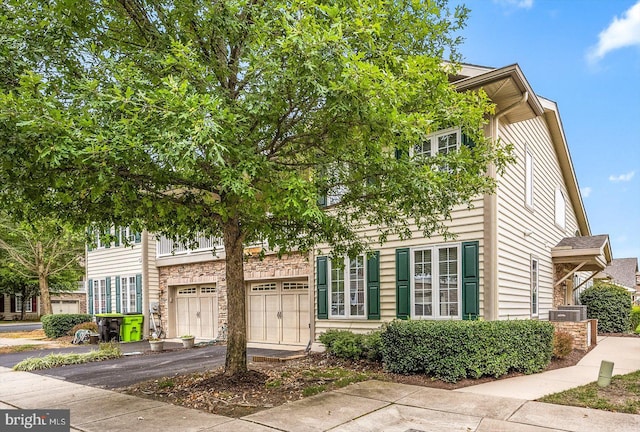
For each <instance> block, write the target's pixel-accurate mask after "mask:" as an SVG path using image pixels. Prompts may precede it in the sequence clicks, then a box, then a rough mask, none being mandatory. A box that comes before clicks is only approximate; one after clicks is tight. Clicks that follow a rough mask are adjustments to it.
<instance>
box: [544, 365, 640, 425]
mask: <svg viewBox="0 0 640 432" xmlns="http://www.w3.org/2000/svg"><path fill="white" fill-rule="evenodd" d="M538 400H539V401H540V402H548V403H553V404H559V405H572V406H578V407H585V408H595V409H601V410H607V411H615V412H622V413H629V414H640V371H636V372H633V373H630V374H627V375H616V376H614V377H613V378H612V379H611V384H610V385H609V386H607V387H599V386H598V384H597V383H595V382H593V383H591V384H587V385H584V386H580V387H576V388H573V389H570V390H566V391H563V392H560V393H555V394H552V395H548V396H545V397H543V398H541V399H538Z"/></svg>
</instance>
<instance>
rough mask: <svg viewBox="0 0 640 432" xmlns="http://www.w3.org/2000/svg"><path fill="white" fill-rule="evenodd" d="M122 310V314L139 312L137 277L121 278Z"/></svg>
mask: <svg viewBox="0 0 640 432" xmlns="http://www.w3.org/2000/svg"><path fill="white" fill-rule="evenodd" d="M120 310H121V311H122V313H133V312H136V311H137V310H138V305H137V301H136V277H135V276H123V277H121V278H120Z"/></svg>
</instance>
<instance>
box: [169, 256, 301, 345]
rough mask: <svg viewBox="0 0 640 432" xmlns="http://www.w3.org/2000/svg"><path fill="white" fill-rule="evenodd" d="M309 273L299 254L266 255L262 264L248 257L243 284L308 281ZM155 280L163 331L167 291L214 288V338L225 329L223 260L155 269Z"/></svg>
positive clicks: (225, 299)
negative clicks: (216, 332)
mask: <svg viewBox="0 0 640 432" xmlns="http://www.w3.org/2000/svg"><path fill="white" fill-rule="evenodd" d="M311 271H312V269H311V265H310V263H309V260H308V259H307V255H302V254H291V255H284V256H283V257H282V258H278V257H277V256H276V255H267V256H266V257H264V259H262V260H260V259H259V258H253V257H252V258H249V259H248V260H246V261H245V263H244V277H245V280H246V281H255V280H276V279H287V278H308V277H309V275H310V274H311ZM159 276H160V281H159V287H160V314H161V316H162V327H163V328H165V329H169V325H168V322H167V318H168V317H169V294H170V288H171V287H176V286H186V285H204V284H215V285H216V291H217V294H218V334H220V329H221V328H222V327H223V326H226V324H227V317H228V315H227V284H226V275H225V263H224V260H220V259H217V260H212V261H206V262H199V263H193V264H179V265H174V266H167V267H159ZM172 304H173V303H172ZM169 330H171V329H169Z"/></svg>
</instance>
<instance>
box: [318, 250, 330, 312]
mask: <svg viewBox="0 0 640 432" xmlns="http://www.w3.org/2000/svg"><path fill="white" fill-rule="evenodd" d="M328 272H329V269H328V267H327V257H318V258H317V259H316V273H317V274H316V290H317V293H318V294H317V295H318V319H328V318H329V284H328V280H327V279H328V278H327V276H328Z"/></svg>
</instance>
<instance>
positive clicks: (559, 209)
mask: <svg viewBox="0 0 640 432" xmlns="http://www.w3.org/2000/svg"><path fill="white" fill-rule="evenodd" d="M558 198H560V199H561V200H560V201H559V200H558ZM553 201H554V210H553V218H554V222H555V224H556V226H557V227H558V228H560V229H562V230H565V229H566V227H567V197H566V196H565V194H564V192H563V191H562V189H561V188H560V187H557V188H556V191H555V194H554V199H553ZM560 218H561V220H558V219H560Z"/></svg>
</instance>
